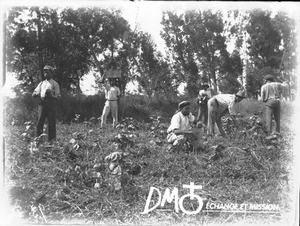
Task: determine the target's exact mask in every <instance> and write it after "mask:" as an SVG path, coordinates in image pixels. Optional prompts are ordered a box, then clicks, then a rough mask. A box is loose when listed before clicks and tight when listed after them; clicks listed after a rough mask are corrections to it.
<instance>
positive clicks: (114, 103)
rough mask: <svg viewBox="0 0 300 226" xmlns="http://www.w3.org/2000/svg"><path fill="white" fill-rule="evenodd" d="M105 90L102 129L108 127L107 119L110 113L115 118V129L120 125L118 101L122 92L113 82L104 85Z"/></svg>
mask: <svg viewBox="0 0 300 226" xmlns="http://www.w3.org/2000/svg"><path fill="white" fill-rule="evenodd" d="M104 88H105V98H106V102H105V105H104V108H103V111H102V116H101V128H103V127H104V126H105V125H106V119H107V116H108V114H109V112H110V111H111V114H112V117H113V127H115V126H116V125H117V124H118V100H119V97H120V95H121V91H120V89H119V87H117V86H116V84H115V82H114V81H113V80H110V81H109V84H107V83H106V84H104Z"/></svg>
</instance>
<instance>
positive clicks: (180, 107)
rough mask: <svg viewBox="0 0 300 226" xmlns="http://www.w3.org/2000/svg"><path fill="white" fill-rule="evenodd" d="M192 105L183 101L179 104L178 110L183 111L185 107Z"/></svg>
mask: <svg viewBox="0 0 300 226" xmlns="http://www.w3.org/2000/svg"><path fill="white" fill-rule="evenodd" d="M190 104H191V102H189V101H182V102H180V103H179V104H178V110H179V111H181V110H182V109H183V108H184V107H185V106H188V105H190Z"/></svg>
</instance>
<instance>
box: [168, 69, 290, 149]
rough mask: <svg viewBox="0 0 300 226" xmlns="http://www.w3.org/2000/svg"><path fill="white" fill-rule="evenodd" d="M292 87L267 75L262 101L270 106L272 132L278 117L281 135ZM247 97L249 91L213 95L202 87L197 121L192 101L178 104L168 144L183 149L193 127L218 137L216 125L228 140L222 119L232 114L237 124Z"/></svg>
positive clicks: (269, 119)
mask: <svg viewBox="0 0 300 226" xmlns="http://www.w3.org/2000/svg"><path fill="white" fill-rule="evenodd" d="M287 87H288V84H287V83H285V82H284V83H279V82H275V78H274V77H273V76H272V75H266V76H265V78H264V85H263V86H262V87H261V99H262V101H263V102H265V103H266V129H267V131H268V133H272V118H273V117H274V120H275V124H276V129H275V131H276V132H277V133H280V111H281V107H280V96H281V93H282V92H283V90H284V89H286V88H287ZM244 98H246V95H245V91H243V90H239V91H238V92H237V93H236V94H218V95H215V96H212V93H211V91H210V90H209V85H208V84H207V83H205V84H203V85H202V89H201V90H200V91H199V95H198V97H197V104H198V106H199V110H198V117H197V119H196V118H195V117H194V116H193V115H192V113H191V112H190V105H191V103H190V102H189V101H183V102H181V103H180V104H179V105H178V110H177V111H176V113H175V115H174V116H173V117H172V119H171V124H170V126H169V128H168V131H167V132H168V136H167V141H168V142H169V143H170V144H171V145H173V146H179V147H180V146H182V144H184V142H186V141H188V140H189V139H190V138H191V137H192V136H190V134H193V133H194V131H195V130H192V128H193V127H194V126H193V125H197V126H196V127H198V128H199V127H202V128H203V129H204V131H206V132H207V134H208V136H210V137H213V136H214V135H215V124H216V125H217V127H218V130H219V134H220V135H221V136H222V137H225V132H224V130H223V128H222V120H221V119H222V116H224V115H226V114H227V113H229V115H230V117H231V118H232V120H233V121H234V123H235V124H236V115H237V112H236V109H235V106H236V104H237V103H239V102H241V101H242V100H243V99H244ZM198 125H200V126H198Z"/></svg>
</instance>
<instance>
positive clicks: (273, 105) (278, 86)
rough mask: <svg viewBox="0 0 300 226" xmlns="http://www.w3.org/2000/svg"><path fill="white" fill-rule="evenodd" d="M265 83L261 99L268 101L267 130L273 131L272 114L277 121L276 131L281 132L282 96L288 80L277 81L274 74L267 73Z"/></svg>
mask: <svg viewBox="0 0 300 226" xmlns="http://www.w3.org/2000/svg"><path fill="white" fill-rule="evenodd" d="M264 82H265V84H264V85H263V86H262V87H261V99H262V101H263V102H265V103H266V124H267V131H268V132H269V133H271V132H272V116H274V120H275V123H276V132H278V133H279V132H280V96H281V93H282V92H283V90H284V89H285V88H287V87H288V84H287V83H286V82H283V83H279V82H275V79H274V77H273V76H272V75H266V76H265V78H264Z"/></svg>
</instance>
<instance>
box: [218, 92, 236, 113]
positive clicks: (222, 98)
mask: <svg viewBox="0 0 300 226" xmlns="http://www.w3.org/2000/svg"><path fill="white" fill-rule="evenodd" d="M215 98H216V99H217V101H218V103H219V110H220V111H221V112H223V111H225V110H226V109H228V111H229V114H230V115H236V111H235V105H236V103H235V94H218V95H216V96H215Z"/></svg>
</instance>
